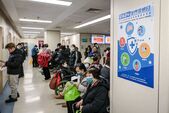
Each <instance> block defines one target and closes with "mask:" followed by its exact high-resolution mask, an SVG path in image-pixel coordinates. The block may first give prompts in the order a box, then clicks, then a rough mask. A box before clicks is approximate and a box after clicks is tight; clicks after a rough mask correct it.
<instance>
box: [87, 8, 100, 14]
mask: <svg viewBox="0 0 169 113" xmlns="http://www.w3.org/2000/svg"><path fill="white" fill-rule="evenodd" d="M101 11H102V9H97V8H89V9H88V10H87V11H86V12H88V13H100V12H101Z"/></svg>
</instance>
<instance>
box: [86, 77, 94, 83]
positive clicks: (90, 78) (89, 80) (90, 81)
mask: <svg viewBox="0 0 169 113" xmlns="http://www.w3.org/2000/svg"><path fill="white" fill-rule="evenodd" d="M86 81H87V83H88V84H92V83H93V77H92V76H90V77H86Z"/></svg>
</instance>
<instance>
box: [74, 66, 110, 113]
mask: <svg viewBox="0 0 169 113" xmlns="http://www.w3.org/2000/svg"><path fill="white" fill-rule="evenodd" d="M88 73H89V74H91V75H90V76H93V78H92V82H91V84H90V85H89V87H88V88H87V91H86V93H85V94H84V96H83V97H82V99H81V101H79V102H78V103H77V104H76V108H79V109H80V111H81V112H82V113H107V106H108V105H109V98H108V88H107V86H106V85H105V84H104V83H102V82H101V80H100V76H99V75H100V71H99V70H98V69H97V68H90V70H89V71H88Z"/></svg>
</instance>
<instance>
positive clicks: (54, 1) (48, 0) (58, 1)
mask: <svg viewBox="0 0 169 113" xmlns="http://www.w3.org/2000/svg"><path fill="white" fill-rule="evenodd" d="M30 1H33V2H41V3H48V4H56V5H64V6H70V5H71V4H72V2H68V1H61V0H30Z"/></svg>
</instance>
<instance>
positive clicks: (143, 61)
mask: <svg viewBox="0 0 169 113" xmlns="http://www.w3.org/2000/svg"><path fill="white" fill-rule="evenodd" d="M153 11H154V10H153V6H152V5H146V6H143V7H140V8H137V9H134V10H130V11H128V12H124V13H122V14H120V15H119V19H118V20H119V23H118V24H119V26H118V27H119V30H118V77H120V78H123V79H126V80H129V81H132V82H135V83H138V84H141V85H144V86H147V87H151V88H154V26H153V25H154V15H153V14H154V12H153Z"/></svg>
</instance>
